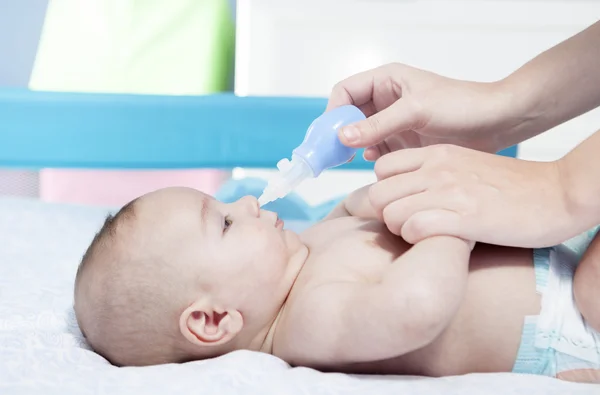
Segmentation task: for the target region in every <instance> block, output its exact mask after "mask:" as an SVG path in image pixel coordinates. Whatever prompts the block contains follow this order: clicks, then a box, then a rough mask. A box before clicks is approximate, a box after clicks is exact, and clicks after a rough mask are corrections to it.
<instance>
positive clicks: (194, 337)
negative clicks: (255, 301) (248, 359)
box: [179, 299, 244, 346]
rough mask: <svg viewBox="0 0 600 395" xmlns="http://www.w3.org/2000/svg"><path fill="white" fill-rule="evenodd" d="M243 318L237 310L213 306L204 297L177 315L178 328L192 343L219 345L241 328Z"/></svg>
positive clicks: (227, 340) (229, 339) (233, 336)
mask: <svg viewBox="0 0 600 395" xmlns="http://www.w3.org/2000/svg"><path fill="white" fill-rule="evenodd" d="M243 326H244V320H243V318H242V315H241V314H240V312H239V311H237V310H223V309H219V308H215V306H213V305H212V303H210V302H208V301H207V300H206V299H200V300H197V301H196V302H194V303H193V304H192V305H191V306H190V307H188V308H187V309H185V311H184V312H183V313H182V314H181V316H180V317H179V330H180V331H181V334H182V335H183V336H184V337H185V338H186V339H187V340H188V341H189V342H190V343H192V344H196V345H199V346H219V345H222V344H225V343H227V342H229V341H231V340H232V339H233V338H235V336H236V335H237V334H238V333H239V332H240V331H241V330H242V328H243Z"/></svg>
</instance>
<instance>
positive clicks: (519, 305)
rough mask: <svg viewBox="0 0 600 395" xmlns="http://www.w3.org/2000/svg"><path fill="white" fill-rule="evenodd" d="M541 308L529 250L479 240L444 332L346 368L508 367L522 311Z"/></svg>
mask: <svg viewBox="0 0 600 395" xmlns="http://www.w3.org/2000/svg"><path fill="white" fill-rule="evenodd" d="M539 311H540V297H539V295H537V294H536V292H535V273H534V269H533V262H532V253H531V250H525V249H512V248H503V247H496V246H486V245H483V246H478V247H477V248H476V249H475V250H474V252H473V255H472V258H471V269H470V274H469V283H468V289H467V293H466V296H465V300H464V303H463V305H462V306H461V308H460V310H459V312H458V314H457V315H456V317H455V318H454V320H453V321H452V323H451V324H450V326H449V327H448V328H447V329H446V330H445V331H444V332H443V333H442V335H440V336H439V337H438V338H437V339H436V340H435V341H434V342H433V343H431V344H430V345H429V346H427V347H425V348H422V349H420V350H417V351H414V352H412V353H410V354H407V355H404V356H401V357H398V358H394V359H390V360H385V361H379V362H374V363H366V364H360V365H353V366H351V367H348V369H347V370H348V371H356V372H360V371H363V372H372V373H380V374H405V375H406V374H408V375H426V376H447V375H458V374H466V373H473V372H510V371H511V370H512V367H513V364H514V362H515V358H516V356H517V351H518V348H519V344H520V340H521V330H522V326H523V320H524V317H525V316H526V315H537V314H539ZM399 335H400V334H399Z"/></svg>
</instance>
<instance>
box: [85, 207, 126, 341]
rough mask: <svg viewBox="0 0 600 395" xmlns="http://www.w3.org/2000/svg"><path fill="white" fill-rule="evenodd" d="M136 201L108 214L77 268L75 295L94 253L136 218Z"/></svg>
mask: <svg viewBox="0 0 600 395" xmlns="http://www.w3.org/2000/svg"><path fill="white" fill-rule="evenodd" d="M136 201H137V199H134V200H132V201H130V202H129V203H127V204H126V205H124V206H123V207H121V209H120V210H119V211H118V212H117V213H116V214H114V215H113V214H108V215H107V216H106V218H105V219H104V223H103V224H102V227H101V228H100V230H99V231H98V232H96V234H95V235H94V238H93V239H92V242H91V243H90V245H89V246H88V248H87V250H86V251H85V253H84V254H83V257H82V258H81V262H80V263H79V267H78V268H77V274H76V275H75V293H77V287H78V285H79V280H80V278H81V275H82V273H83V272H84V270H85V269H86V267H87V266H89V265H88V263H89V262H90V261H91V260H92V259H91V258H92V256H93V255H94V253H95V252H96V251H97V250H98V248H99V247H100V246H101V245H103V244H105V243H109V242H110V241H111V240H110V239H112V238H113V237H115V234H116V230H117V227H118V226H119V224H120V223H121V222H123V221H125V220H127V219H131V218H133V217H134V216H135V210H134V207H135V202H136ZM79 329H80V330H81V333H82V334H83V336H84V337H86V335H85V331H84V329H83V328H82V327H81V325H79Z"/></svg>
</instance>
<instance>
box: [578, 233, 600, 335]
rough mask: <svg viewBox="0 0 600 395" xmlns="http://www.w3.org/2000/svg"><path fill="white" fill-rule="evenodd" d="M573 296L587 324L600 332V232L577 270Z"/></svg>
mask: <svg viewBox="0 0 600 395" xmlns="http://www.w3.org/2000/svg"><path fill="white" fill-rule="evenodd" d="M573 296H574V297H575V303H577V308H578V309H579V311H580V312H581V315H582V316H583V318H585V320H586V322H587V324H588V325H589V326H591V327H592V328H594V329H595V330H596V331H598V332H600V232H599V233H598V234H597V235H596V237H595V238H594V240H593V241H592V243H591V244H590V246H589V247H588V249H587V251H586V252H585V254H584V255H583V258H582V259H581V262H580V263H579V266H578V267H577V270H576V271H575V277H574V279H573Z"/></svg>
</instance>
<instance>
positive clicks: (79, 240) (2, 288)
mask: <svg viewBox="0 0 600 395" xmlns="http://www.w3.org/2000/svg"><path fill="white" fill-rule="evenodd" d="M105 213H106V210H102V209H95V208H86V207H78V206H63V205H50V204H42V203H38V202H35V201H30V200H22V199H10V198H0V394H6V395H13V394H15V395H16V394H44V395H47V394H48V395H49V394H61V395H65V394H69V395H70V394H111V395H120V394H132V393H144V394H149V395H154V394H174V393H181V394H183V393H186V394H191V393H195V394H256V395H259V394H260V395H265V394H278V395H279V394H366V393H369V394H378V395H387V394H390V395H391V394H434V393H444V394H455V393H456V394H497V395H506V394H527V395H529V394H534V393H543V394H567V393H568V394H594V393H595V394H600V386H591V385H582V384H572V383H566V382H561V381H558V380H554V379H550V378H545V377H535V376H521V375H513V374H474V375H467V376H462V377H449V378H440V379H432V378H414V377H391V376H388V377H376V376H368V377H367V376H349V375H343V374H323V373H319V372H317V371H314V370H311V369H306V368H295V369H291V368H289V366H288V365H286V364H285V363H284V362H283V361H281V360H279V359H277V358H275V357H272V356H270V355H264V354H259V353H251V352H237V353H233V354H229V355H226V356H223V357H221V358H218V359H215V360H210V361H201V362H192V363H188V364H184V365H168V366H153V367H146V368H116V367H113V366H111V365H109V364H108V363H107V362H106V361H105V360H104V359H103V358H101V357H100V356H98V355H96V354H95V353H93V352H91V351H89V350H88V349H87V348H86V345H85V342H84V340H83V339H82V337H81V334H80V332H79V330H78V328H77V324H76V322H75V319H74V316H73V313H72V308H71V304H72V286H73V278H74V275H75V270H76V268H77V264H78V262H79V259H80V256H81V254H82V253H83V251H84V249H85V247H86V246H87V244H88V243H89V241H90V240H91V238H92V236H93V235H94V232H95V231H96V230H97V229H98V227H99V226H100V224H101V223H102V220H103V217H104V215H105Z"/></svg>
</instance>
